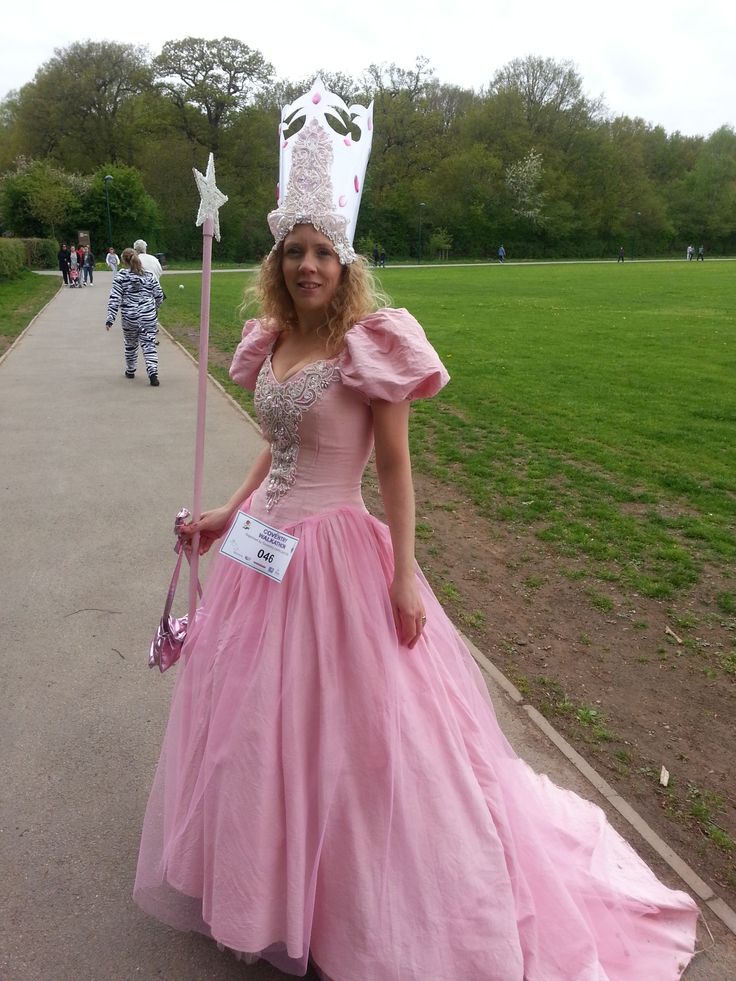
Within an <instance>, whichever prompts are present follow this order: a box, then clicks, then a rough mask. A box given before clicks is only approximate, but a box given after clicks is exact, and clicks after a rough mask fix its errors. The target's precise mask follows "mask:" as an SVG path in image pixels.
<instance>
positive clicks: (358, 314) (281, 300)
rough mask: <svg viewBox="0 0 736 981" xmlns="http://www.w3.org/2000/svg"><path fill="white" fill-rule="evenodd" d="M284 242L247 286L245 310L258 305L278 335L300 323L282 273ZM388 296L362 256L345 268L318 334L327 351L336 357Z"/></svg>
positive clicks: (270, 254) (386, 301)
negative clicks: (354, 330)
mask: <svg viewBox="0 0 736 981" xmlns="http://www.w3.org/2000/svg"><path fill="white" fill-rule="evenodd" d="M283 255H284V241H281V242H279V244H278V246H277V247H276V248H275V249H274V250H273V251H272V252H270V253H269V254H268V255H267V256H266V258H265V259H264V260H263V262H262V263H261V268H260V270H259V272H258V275H257V276H256V279H255V281H254V282H253V283H252V284H251V285H250V286H248V287H247V289H246V291H245V296H244V298H243V306H242V310H243V311H245V310H247V309H248V308H249V307H251V305H253V304H255V305H256V306H257V307H258V310H259V314H258V315H259V316H260V317H261V319H262V320H264V321H265V325H266V326H268V328H269V329H270V330H273V331H274V332H276V333H278V332H279V331H282V330H285V329H286V328H288V327H293V326H295V325H296V322H297V314H296V310H295V308H294V303H293V301H292V299H291V296H290V295H289V291H288V289H287V288H286V282H285V280H284V274H283V270H282V265H281V263H282V259H283ZM388 302H389V301H388V297H387V296H386V295H385V294H384V293H383V292H382V291H381V290H380V289H379V287H378V286H377V284H376V282H375V280H374V279H373V274H372V273H371V271H370V269H369V268H368V263H367V261H366V260H365V259H364V258H363V256H358V258H357V259H356V260H355V262H351V263H349V264H348V265H346V266H344V267H343V270H342V276H341V278H340V283H339V284H338V287H337V291H336V292H335V295H334V297H333V298H332V302H331V303H330V305H329V307H328V309H327V313H326V316H325V322H324V324H322V326H321V327H319V328H318V331H317V333H318V334H322V335H323V336H325V337H326V338H327V350H328V353H330V354H337V353H338V351H340V349H341V348H342V343H343V339H344V337H345V335H346V334H347V332H348V331H349V330H350V328H351V327H352V326H353V324H356V323H358V321H359V320H361V319H362V318H363V317H365V315H366V314H368V313H373V312H374V311H375V310H378V309H379V307H382V306H386V305H387V303H388Z"/></svg>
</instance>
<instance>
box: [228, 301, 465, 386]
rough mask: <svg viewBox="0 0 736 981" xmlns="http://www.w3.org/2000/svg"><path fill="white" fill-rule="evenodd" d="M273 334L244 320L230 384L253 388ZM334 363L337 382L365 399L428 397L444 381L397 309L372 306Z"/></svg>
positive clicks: (418, 333) (422, 339) (415, 329)
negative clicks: (336, 369) (338, 373)
mask: <svg viewBox="0 0 736 981" xmlns="http://www.w3.org/2000/svg"><path fill="white" fill-rule="evenodd" d="M275 338H276V334H275V332H274V331H271V330H269V329H268V327H267V326H265V325H264V323H263V321H262V320H248V321H246V323H245V326H244V327H243V335H242V338H241V341H240V343H239V344H238V346H237V348H236V349H235V354H234V355H233V361H232V364H231V366H230V377H231V378H232V380H233V381H234V382H235V383H236V384H238V385H242V386H243V388H247V389H248V390H249V391H251V392H252V391H253V390H254V389H255V386H256V381H257V379H258V372H259V371H260V369H261V366H262V365H263V362H264V360H265V359H266V358H267V357H268V355H269V354H270V352H271V348H272V347H273V343H274V340H275ZM338 365H339V368H340V377H341V380H342V382H343V384H344V385H345V386H346V387H347V388H350V389H353V390H354V391H357V392H359V393H360V394H361V395H362V396H363V398H364V399H365V400H366V401H370V400H371V399H383V400H384V401H386V402H403V401H404V399H426V398H431V397H432V396H433V395H436V394H437V392H439V391H440V389H441V388H444V386H445V385H446V384H447V383H448V381H449V380H450V376H449V374H448V373H447V370H446V368H445V366H444V365H443V364H442V362H441V361H440V359H439V356H438V354H437V352H436V351H435V349H434V348H433V347H432V345H431V344H430V343H429V341H428V340H427V336H426V334H425V333H424V330H423V329H422V327H421V325H420V324H419V322H418V321H417V320H415V319H414V317H412V315H411V314H410V313H409V311H408V310H403V309H397V310H394V309H390V308H388V307H386V308H384V309H382V310H377V311H376V312H375V313H371V314H368V315H367V316H366V317H364V318H363V319H362V320H360V321H359V322H358V323H357V324H355V325H354V326H353V327H351V329H350V330H349V331H348V332H347V334H346V335H345V348H344V350H343V351H342V353H341V355H340V357H339V359H338Z"/></svg>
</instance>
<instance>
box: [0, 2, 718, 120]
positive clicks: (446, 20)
mask: <svg viewBox="0 0 736 981" xmlns="http://www.w3.org/2000/svg"><path fill="white" fill-rule="evenodd" d="M136 9H137V10H138V12H139V13H138V14H136ZM187 36H194V37H204V38H217V37H224V36H228V37H234V38H237V39H238V40H240V41H242V42H244V43H245V44H247V45H248V46H249V47H251V48H254V49H256V50H258V51H260V52H261V54H262V55H263V56H264V57H265V58H266V60H267V61H269V62H271V64H272V65H273V66H274V69H275V70H276V74H277V75H278V76H279V77H280V78H288V79H292V80H296V79H301V78H305V77H306V76H308V75H310V74H312V73H313V72H315V71H317V70H325V71H341V72H345V73H347V74H349V75H351V76H358V75H360V74H361V73H362V72H363V71H364V69H366V68H367V67H368V66H369V65H370V64H374V63H378V64H380V63H390V62H394V63H396V64H397V65H400V66H401V67H404V68H410V67H411V66H412V65H413V64H414V61H415V59H416V57H417V56H418V55H424V56H426V57H427V58H429V61H430V64H431V65H432V67H433V68H434V69H435V73H436V76H437V78H438V79H439V80H440V81H441V82H446V83H450V84H454V85H460V86H462V87H464V88H473V89H479V88H480V87H481V86H483V85H487V84H488V82H489V81H490V79H491V78H492V76H493V74H494V72H495V71H496V70H497V69H498V68H501V67H502V66H503V65H505V64H506V63H508V62H509V61H511V60H512V59H514V58H524V57H525V56H527V55H541V56H542V57H545V58H554V59H555V60H558V61H572V62H573V63H574V65H575V66H576V68H577V71H578V73H579V74H580V76H581V77H582V79H583V87H584V91H585V93H586V95H588V96H591V97H599V96H601V97H603V99H604V101H605V104H606V107H607V109H608V111H609V112H610V113H611V114H612V115H627V116H632V117H635V116H639V117H642V118H643V119H645V120H646V121H647V122H649V123H652V124H654V125H660V126H663V127H664V128H665V129H666V130H667V132H669V133H672V132H675V131H679V132H681V133H683V134H685V135H701V136H707V135H708V134H710V133H711V132H713V130H715V129H718V128H719V127H720V126H723V125H728V126H732V127H734V128H736V68H735V66H736V61H735V60H734V39H735V38H736V3H734V2H733V0H706V2H702V0H668V2H664V0H638V2H634V0H610V2H608V3H604V4H601V3H596V2H595V0H556V2H555V0H544V2H542V0H526V2H524V0H510V2H509V0H506V2H504V3H501V2H498V0H445V2H442V3H439V2H438V0H369V2H368V3H367V4H363V5H360V4H357V3H355V2H353V3H351V2H350V0H341V2H336V0H311V3H305V2H304V0H301V2H299V3H297V2H295V0H281V2H277V3H262V2H260V0H240V2H239V3H233V2H232V0H227V2H225V0H205V2H200V3H194V2H192V0H178V2H177V3H170V2H169V0H154V2H151V3H146V2H145V0H141V2H140V3H138V4H116V3H105V4H95V5H92V6H91V7H90V6H86V7H84V8H74V9H72V8H69V7H68V6H67V5H64V4H59V3H58V2H57V0H53V2H52V0H21V2H20V3H17V4H14V5H13V8H12V13H11V14H10V15H8V16H6V17H4V18H3V27H2V31H1V32H0V98H3V97H4V96H5V95H6V94H7V93H8V92H9V91H10V90H11V89H14V88H20V87H21V86H22V85H25V84H26V83H27V82H30V81H31V80H32V79H33V77H34V75H35V73H36V71H37V69H38V68H40V67H41V66H42V65H43V64H44V62H46V61H48V60H49V58H51V57H53V54H54V49H56V48H65V47H68V46H69V45H70V44H72V43H74V42H75V41H86V40H113V41H119V42H123V43H131V44H143V45H146V46H148V48H149V49H150V51H151V53H152V54H154V55H155V54H158V52H159V51H160V49H161V46H162V45H163V43H164V42H165V41H173V40H179V39H180V38H183V37H187Z"/></svg>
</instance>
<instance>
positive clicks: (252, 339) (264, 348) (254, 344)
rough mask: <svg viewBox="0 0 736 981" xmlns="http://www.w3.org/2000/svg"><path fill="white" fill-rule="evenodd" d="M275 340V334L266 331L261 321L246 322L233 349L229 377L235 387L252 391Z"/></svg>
mask: <svg viewBox="0 0 736 981" xmlns="http://www.w3.org/2000/svg"><path fill="white" fill-rule="evenodd" d="M275 340H276V332H275V331H272V330H268V328H267V327H266V326H264V323H263V321H262V320H246V322H245V326H244V327H243V334H242V337H241V339H240V344H238V346H237V347H236V348H235V354H234V355H233V360H232V364H231V365H230V377H231V378H232V380H233V381H234V382H235V384H236V385H242V387H243V388H247V389H248V391H249V392H252V391H254V389H255V387H256V381H257V380H258V372H259V371H260V370H261V365H262V364H263V362H264V360H265V359H266V358H267V357H268V355H269V354H270V352H271V348H272V347H273V342H274V341H275Z"/></svg>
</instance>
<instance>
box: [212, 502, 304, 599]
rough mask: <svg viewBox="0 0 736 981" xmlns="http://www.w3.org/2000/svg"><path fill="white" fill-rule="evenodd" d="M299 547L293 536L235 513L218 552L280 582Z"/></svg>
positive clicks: (247, 516)
mask: <svg viewBox="0 0 736 981" xmlns="http://www.w3.org/2000/svg"><path fill="white" fill-rule="evenodd" d="M298 544H299V539H298V538H294V536H293V535H287V534H286V533H285V532H283V531H279V529H278V528H272V527H271V525H266V524H264V523H263V522H262V521H259V520H258V518H252V517H251V516H250V515H249V514H245V513H244V512H243V511H238V516H237V518H236V519H235V522H234V524H233V526H232V528H231V529H230V531H229V532H228V534H227V537H226V538H225V541H224V542H223V543H222V545H221V546H220V552H221V553H222V554H223V555H227V557H228V558H229V559H234V560H235V561H236V562H240V564H241V565H246V566H248V568H249V569H253V570H254V571H255V572H260V573H261V575H263V576H267V577H268V578H269V579H273V580H275V582H281V580H282V579H283V578H284V576H285V574H286V570H287V569H288V567H289V563H290V562H291V557H292V555H293V554H294V549H295V548H296V547H297V545H298Z"/></svg>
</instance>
